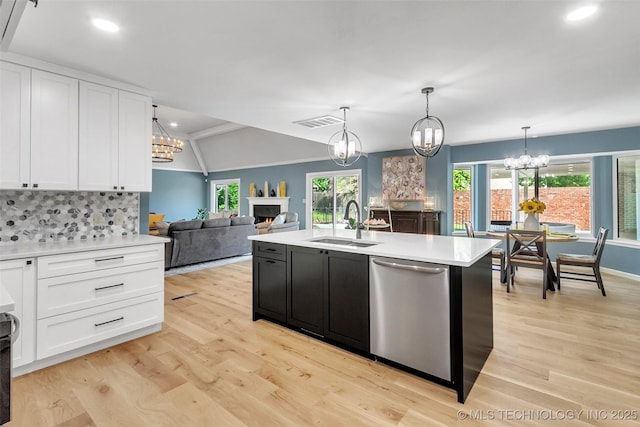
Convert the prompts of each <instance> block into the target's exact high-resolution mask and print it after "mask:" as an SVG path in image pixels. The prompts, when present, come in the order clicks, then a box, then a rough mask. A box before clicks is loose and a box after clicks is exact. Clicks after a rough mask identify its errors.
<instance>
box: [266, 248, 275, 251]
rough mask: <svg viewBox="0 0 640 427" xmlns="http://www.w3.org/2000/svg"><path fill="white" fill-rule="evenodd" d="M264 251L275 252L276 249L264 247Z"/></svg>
mask: <svg viewBox="0 0 640 427" xmlns="http://www.w3.org/2000/svg"><path fill="white" fill-rule="evenodd" d="M265 251H268V252H275V251H276V250H275V249H273V248H266V249H265Z"/></svg>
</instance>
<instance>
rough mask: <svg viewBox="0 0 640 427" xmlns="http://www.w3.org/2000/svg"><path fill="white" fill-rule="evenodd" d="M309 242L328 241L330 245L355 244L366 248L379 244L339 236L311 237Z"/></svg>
mask: <svg viewBox="0 0 640 427" xmlns="http://www.w3.org/2000/svg"><path fill="white" fill-rule="evenodd" d="M309 242H314V243H326V244H329V245H342V246H354V247H357V248H366V247H369V246H374V245H377V244H378V242H368V241H363V240H352V239H341V238H339V237H316V238H313V239H309Z"/></svg>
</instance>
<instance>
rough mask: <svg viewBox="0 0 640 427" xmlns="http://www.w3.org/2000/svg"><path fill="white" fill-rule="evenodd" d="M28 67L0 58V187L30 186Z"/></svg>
mask: <svg viewBox="0 0 640 427" xmlns="http://www.w3.org/2000/svg"><path fill="white" fill-rule="evenodd" d="M30 132H31V69H30V68H27V67H22V66H20V65H14V64H9V63H6V62H0V188H9V189H17V188H23V185H24V187H29V186H30V182H31V178H30V174H29V166H30V159H29V156H30V144H31V136H30Z"/></svg>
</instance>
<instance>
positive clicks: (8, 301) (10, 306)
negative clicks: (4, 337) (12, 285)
mask: <svg viewBox="0 0 640 427" xmlns="http://www.w3.org/2000/svg"><path fill="white" fill-rule="evenodd" d="M14 308H15V306H14V302H13V298H11V295H9V292H7V290H6V289H5V288H4V286H2V283H0V313H6V312H7V311H13V310H14Z"/></svg>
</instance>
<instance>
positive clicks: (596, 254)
mask: <svg viewBox="0 0 640 427" xmlns="http://www.w3.org/2000/svg"><path fill="white" fill-rule="evenodd" d="M607 234H609V230H608V229H606V228H603V227H600V230H598V237H597V238H596V246H595V248H593V253H592V254H591V255H579V254H558V256H557V257H556V271H557V273H558V289H560V278H561V277H564V278H565V279H573V280H582V281H584V282H596V284H597V285H598V289H600V292H602V296H603V297H606V296H607V294H606V293H605V291H604V283H602V276H601V275H600V258H602V251H603V250H604V243H605V241H606V240H607ZM561 265H572V266H575V267H588V268H591V271H592V272H591V273H584V272H572V271H565V272H563V273H562V274H564V276H562V275H561V274H560V266H561Z"/></svg>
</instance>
